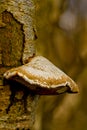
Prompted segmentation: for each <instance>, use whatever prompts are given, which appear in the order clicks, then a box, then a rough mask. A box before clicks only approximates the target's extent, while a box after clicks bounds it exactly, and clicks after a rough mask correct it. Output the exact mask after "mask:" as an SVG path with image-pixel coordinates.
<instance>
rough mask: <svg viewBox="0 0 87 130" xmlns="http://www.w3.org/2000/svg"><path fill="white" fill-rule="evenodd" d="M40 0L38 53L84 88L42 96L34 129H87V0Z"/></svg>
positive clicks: (37, 5) (37, 8)
mask: <svg viewBox="0 0 87 130" xmlns="http://www.w3.org/2000/svg"><path fill="white" fill-rule="evenodd" d="M37 1H38V2H37V4H36V16H37V18H36V24H37V36H38V39H37V41H36V48H37V54H38V55H43V56H45V57H46V58H48V59H49V60H50V61H51V62H52V63H53V64H55V65H56V66H57V67H59V68H60V69H62V70H63V71H64V72H65V73H66V74H68V75H69V76H70V77H71V78H72V79H73V80H75V81H76V82H77V84H78V85H79V89H80V92H79V93H78V94H71V95H70V94H64V95H59V96H41V97H40V99H39V103H38V108H37V112H36V121H35V124H34V130H87V104H86V98H87V0H80V1H78V0H42V1H41V0H37Z"/></svg>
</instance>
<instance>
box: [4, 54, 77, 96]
mask: <svg viewBox="0 0 87 130" xmlns="http://www.w3.org/2000/svg"><path fill="white" fill-rule="evenodd" d="M4 78H5V79H7V80H11V81H16V82H19V83H21V84H22V85H24V86H25V87H27V88H28V89H29V90H30V91H32V92H33V93H35V94H39V95H58V94H61V93H64V92H68V93H76V92H78V86H77V84H76V83H75V82H74V81H73V80H72V79H71V78H70V77H69V76H67V75H66V74H65V73H64V72H62V71H61V70H60V69H59V68H57V67H56V66H55V65H53V64H52V63H51V62H50V61H49V60H48V59H46V58H44V57H43V56H35V57H33V58H32V59H31V60H30V61H29V63H27V64H25V65H22V66H20V67H17V68H12V69H10V70H8V71H7V72H5V73H4Z"/></svg>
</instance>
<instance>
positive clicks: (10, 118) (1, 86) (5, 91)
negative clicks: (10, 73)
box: [0, 0, 38, 130]
mask: <svg viewBox="0 0 87 130" xmlns="http://www.w3.org/2000/svg"><path fill="white" fill-rule="evenodd" d="M34 11H35V5H34V2H33V0H22V1H21V0H0V130H20V129H23V130H25V129H27V130H30V129H31V127H32V125H33V122H34V111H35V104H36V102H37V99H38V96H35V95H32V94H31V93H30V92H29V91H28V90H26V89H25V88H23V86H21V85H20V84H17V83H7V82H4V79H3V73H4V72H6V70H8V69H10V68H12V67H16V66H20V65H22V64H25V63H26V62H27V61H28V58H30V57H33V55H35V48H34V40H35V37H36V34H35V28H34V27H35V24H34Z"/></svg>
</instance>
